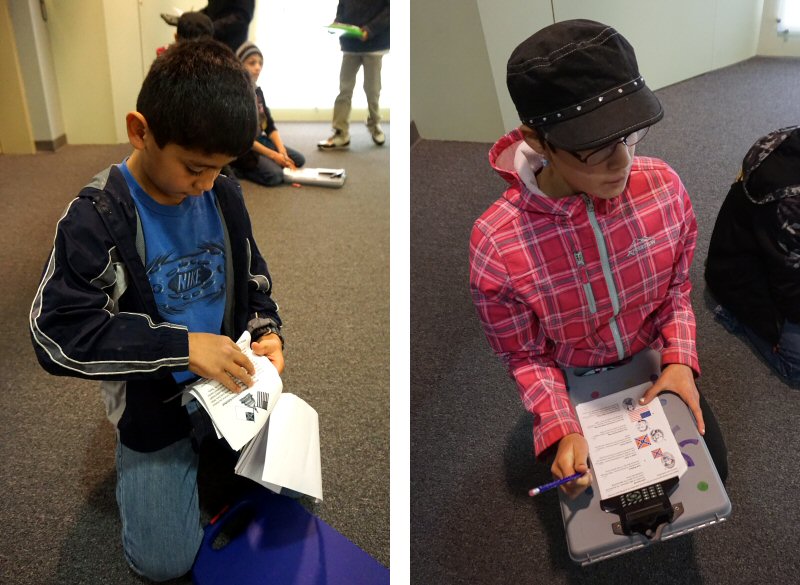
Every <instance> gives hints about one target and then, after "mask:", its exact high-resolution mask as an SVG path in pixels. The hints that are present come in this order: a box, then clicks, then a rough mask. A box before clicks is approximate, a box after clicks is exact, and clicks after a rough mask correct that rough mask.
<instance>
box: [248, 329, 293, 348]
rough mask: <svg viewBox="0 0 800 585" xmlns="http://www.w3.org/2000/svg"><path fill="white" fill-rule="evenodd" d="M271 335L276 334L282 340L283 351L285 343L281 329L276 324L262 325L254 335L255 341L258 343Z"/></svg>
mask: <svg viewBox="0 0 800 585" xmlns="http://www.w3.org/2000/svg"><path fill="white" fill-rule="evenodd" d="M270 333H274V334H275V335H277V336H278V338H279V339H280V340H281V350H282V349H283V348H284V346H285V342H284V340H283V335H281V328H280V327H279V326H278V325H276V324H275V323H268V324H266V325H262V326H261V327H257V328H256V329H255V330H254V331H253V334H252V335H253V340H254V341H258V340H259V339H261V338H262V337H263V336H264V335H269V334H270Z"/></svg>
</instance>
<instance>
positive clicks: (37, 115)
mask: <svg viewBox="0 0 800 585" xmlns="http://www.w3.org/2000/svg"><path fill="white" fill-rule="evenodd" d="M8 7H9V11H10V13H11V20H12V22H13V25H14V38H15V41H16V43H17V51H18V53H19V61H20V69H21V71H22V79H23V82H24V84H25V96H26V100H27V104H28V113H29V115H30V122H31V128H32V129H33V136H34V139H35V140H36V141H37V142H49V143H55V142H57V141H58V140H59V139H62V138H63V136H64V120H63V117H62V114H61V101H60V99H59V95H58V84H57V82H56V73H55V68H54V66H53V53H52V50H51V47H50V34H49V32H48V30H47V26H46V23H45V21H44V19H43V16H42V12H41V10H40V7H39V1H38V0H10V1H9V3H8Z"/></svg>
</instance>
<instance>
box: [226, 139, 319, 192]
mask: <svg viewBox="0 0 800 585" xmlns="http://www.w3.org/2000/svg"><path fill="white" fill-rule="evenodd" d="M259 142H260V143H261V144H263V145H264V146H266V147H267V148H269V149H270V150H274V151H276V152H277V151H278V148H277V147H276V146H275V144H274V143H273V142H272V140H270V139H269V138H260V139H259ZM284 146H285V147H286V154H288V155H289V158H290V159H292V162H293V163H294V164H295V166H296V167H297V168H300V167H302V166H303V165H304V164H306V157H304V156H303V155H302V154H301V153H300V152H298V151H296V150H295V149H294V148H289V147H288V146H286V145H285V144H284ZM236 175H237V176H238V177H239V178H240V179H247V180H248V181H253V182H254V183H258V184H259V185H264V186H265V187H274V186H275V185H280V184H281V183H283V167H282V166H281V165H279V164H278V163H276V162H273V161H272V159H270V158H268V157H266V156H264V155H261V154H259V155H258V166H257V167H256V168H254V169H251V170H247V171H245V170H241V169H237V171H236Z"/></svg>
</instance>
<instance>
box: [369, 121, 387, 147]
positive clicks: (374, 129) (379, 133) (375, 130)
mask: <svg viewBox="0 0 800 585" xmlns="http://www.w3.org/2000/svg"><path fill="white" fill-rule="evenodd" d="M369 133H370V134H372V142H374V143H375V144H377V145H378V146H383V143H384V142H386V135H385V134H384V133H383V130H381V127H380V126H378V125H377V124H376V125H375V126H370V127H369Z"/></svg>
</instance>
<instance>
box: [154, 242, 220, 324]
mask: <svg viewBox="0 0 800 585" xmlns="http://www.w3.org/2000/svg"><path fill="white" fill-rule="evenodd" d="M147 276H148V278H149V279H150V284H151V286H152V288H153V294H154V295H155V299H156V303H157V304H158V310H159V312H160V313H161V314H162V315H180V314H182V313H184V312H185V311H186V310H187V309H188V308H189V306H190V305H193V304H195V303H199V302H203V303H206V304H213V303H214V302H217V301H219V300H220V299H222V298H223V297H224V296H225V249H224V247H223V246H222V244H221V243H216V242H203V243H202V244H200V245H198V247H197V250H196V251H195V252H193V253H190V254H186V255H184V256H176V255H175V253H174V252H169V253H167V254H162V255H159V256H156V257H155V258H153V259H152V260H151V262H150V263H149V264H148V265H147Z"/></svg>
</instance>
